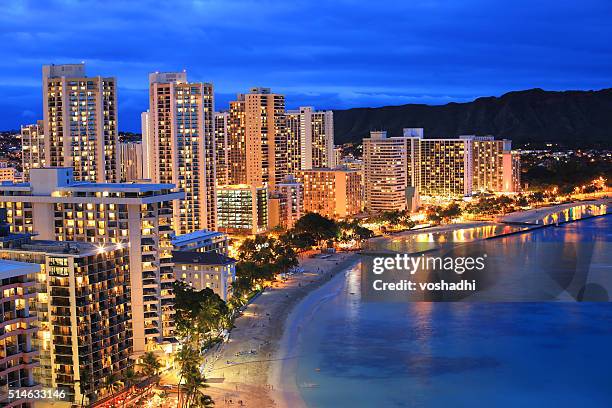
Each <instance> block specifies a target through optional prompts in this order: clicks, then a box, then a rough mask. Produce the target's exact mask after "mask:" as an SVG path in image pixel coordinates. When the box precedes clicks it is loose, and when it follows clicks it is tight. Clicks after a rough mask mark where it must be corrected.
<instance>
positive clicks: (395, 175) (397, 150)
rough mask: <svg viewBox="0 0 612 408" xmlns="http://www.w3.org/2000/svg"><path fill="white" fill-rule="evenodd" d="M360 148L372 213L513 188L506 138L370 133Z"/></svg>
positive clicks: (416, 131) (420, 131) (410, 131)
mask: <svg viewBox="0 0 612 408" xmlns="http://www.w3.org/2000/svg"><path fill="white" fill-rule="evenodd" d="M363 146H364V184H365V194H366V208H367V209H368V210H370V211H391V210H405V209H408V208H415V207H416V206H417V205H418V199H419V196H424V197H429V198H460V197H463V196H469V195H471V194H473V193H474V192H476V191H493V192H501V191H510V190H508V189H509V188H514V187H510V185H513V182H512V177H513V176H512V168H513V166H514V168H516V164H515V165H512V159H511V156H507V158H505V157H506V156H505V155H506V154H507V153H508V152H510V146H511V141H510V140H505V139H504V140H495V139H494V138H493V137H492V136H461V137H459V138H445V139H442V138H436V139H425V138H424V137H423V129H404V135H403V136H402V137H391V138H387V137H386V132H372V136H371V137H370V138H366V139H364V144H363ZM506 163H507V164H506ZM506 173H508V174H509V175H506ZM411 201H412V202H411Z"/></svg>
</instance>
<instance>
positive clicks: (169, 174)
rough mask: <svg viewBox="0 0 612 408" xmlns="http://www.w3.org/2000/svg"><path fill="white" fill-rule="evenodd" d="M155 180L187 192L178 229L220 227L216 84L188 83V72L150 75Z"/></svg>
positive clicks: (177, 208)
mask: <svg viewBox="0 0 612 408" xmlns="http://www.w3.org/2000/svg"><path fill="white" fill-rule="evenodd" d="M149 102H150V106H149V115H148V118H149V125H148V132H149V136H148V137H149V138H150V139H152V145H153V148H152V152H153V153H152V158H151V160H150V164H151V165H152V166H151V168H152V176H151V179H152V180H153V182H155V183H172V184H175V185H176V187H177V188H179V189H181V190H182V191H184V192H185V198H184V199H183V200H180V201H177V202H176V203H175V204H174V205H173V224H174V229H175V230H176V232H177V233H178V234H186V233H189V232H193V231H197V230H201V229H215V227H216V219H217V217H216V207H215V202H216V201H215V180H216V172H215V138H214V136H215V135H214V97H213V86H212V84H209V83H201V82H198V83H191V82H187V74H186V73H185V72H178V73H174V72H165V73H153V74H150V75H149Z"/></svg>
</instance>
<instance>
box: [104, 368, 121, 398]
mask: <svg viewBox="0 0 612 408" xmlns="http://www.w3.org/2000/svg"><path fill="white" fill-rule="evenodd" d="M117 381H119V376H117V374H115V373H114V372H111V373H110V374H109V375H108V376H106V378H105V379H104V387H105V388H106V389H107V390H108V393H109V395H113V394H114V393H115V391H116V390H117Z"/></svg>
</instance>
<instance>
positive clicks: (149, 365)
mask: <svg viewBox="0 0 612 408" xmlns="http://www.w3.org/2000/svg"><path fill="white" fill-rule="evenodd" d="M160 368H161V363H160V362H159V360H158V359H157V356H155V354H154V353H153V352H151V351H149V352H147V353H145V354H144V356H143V357H142V363H141V369H142V374H143V375H144V376H146V377H147V378H152V377H155V376H157V374H158V373H159V369H160Z"/></svg>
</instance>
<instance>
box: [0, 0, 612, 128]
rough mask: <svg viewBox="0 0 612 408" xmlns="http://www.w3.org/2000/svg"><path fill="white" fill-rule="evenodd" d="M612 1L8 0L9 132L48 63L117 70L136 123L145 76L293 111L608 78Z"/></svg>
mask: <svg viewBox="0 0 612 408" xmlns="http://www.w3.org/2000/svg"><path fill="white" fill-rule="evenodd" d="M611 39H612V1H608V0H580V1H578V0H576V1H566V0H555V1H552V0H529V1H524V0H512V1H510V0H508V1H501V0H499V1H493V0H489V1H487V0H461V1H460V0H448V1H443V0H409V1H408V0H406V1H387V0H377V1H366V0H362V1H357V0H327V1H316V0H309V1H308V0H307V1H302V0H279V1H277V0H199V1H180V0H174V1H158V0H156V1H129V2H128V1H117V0H104V1H76V0H44V1H36V0H31V1H25V0H23V1H17V0H0V57H1V58H0V129H17V128H19V126H20V125H22V124H27V123H32V122H34V121H35V120H36V119H40V118H42V91H41V68H42V65H44V64H50V63H55V64H62V63H74V62H81V61H84V62H85V64H86V70H87V73H88V75H102V76H114V77H116V78H117V84H118V99H119V101H118V105H119V129H120V130H124V131H134V132H140V112H142V111H143V110H146V109H147V107H148V90H147V88H148V82H147V81H148V80H147V75H148V73H149V72H153V71H180V70H187V74H188V78H189V80H190V81H205V82H212V83H213V84H214V86H215V93H216V101H215V104H216V109H217V110H223V109H227V107H228V102H229V101H230V100H232V99H233V98H234V97H235V95H236V93H240V92H246V91H248V89H249V88H251V87H254V86H264V87H270V88H272V90H273V91H275V92H278V93H283V94H285V95H286V103H287V107H288V108H296V107H298V106H303V105H307V106H315V107H316V108H321V109H344V108H351V107H366V106H369V107H375V106H385V105H400V104H406V103H427V104H444V103H448V102H451V101H455V102H466V101H470V100H473V99H475V98H477V97H479V96H490V95H496V96H498V95H502V94H504V93H506V92H509V91H513V90H521V89H528V88H543V89H547V90H567V89H602V88H609V87H612V41H611Z"/></svg>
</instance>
